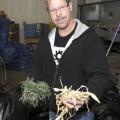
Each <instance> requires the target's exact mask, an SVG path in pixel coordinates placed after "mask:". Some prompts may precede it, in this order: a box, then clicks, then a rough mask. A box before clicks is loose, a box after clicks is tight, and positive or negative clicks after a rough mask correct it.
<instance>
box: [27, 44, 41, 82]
mask: <svg viewBox="0 0 120 120" xmlns="http://www.w3.org/2000/svg"><path fill="white" fill-rule="evenodd" d="M41 51H42V50H41V45H40V44H39V45H38V46H37V48H36V50H35V51H33V53H32V55H31V58H30V65H29V68H28V70H27V77H28V78H33V80H34V81H41V80H43V79H42V57H41V56H42V52H41Z"/></svg>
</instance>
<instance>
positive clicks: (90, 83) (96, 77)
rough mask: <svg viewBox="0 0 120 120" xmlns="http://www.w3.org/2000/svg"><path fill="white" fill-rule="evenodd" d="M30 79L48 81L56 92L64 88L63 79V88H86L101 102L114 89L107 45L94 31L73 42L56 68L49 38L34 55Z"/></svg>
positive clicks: (88, 31) (87, 30)
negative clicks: (101, 98) (110, 77)
mask: <svg viewBox="0 0 120 120" xmlns="http://www.w3.org/2000/svg"><path fill="white" fill-rule="evenodd" d="M77 29H78V28H77ZM78 31H79V30H78ZM74 38H75V37H74ZM29 77H33V78H34V80H35V81H37V80H40V81H41V80H42V81H46V82H48V83H49V85H50V87H52V88H54V87H55V88H61V87H62V86H61V84H60V78H61V81H62V83H63V85H66V86H68V87H70V86H71V85H72V87H73V89H77V88H79V87H80V86H81V85H85V86H87V87H88V89H89V91H90V92H93V93H94V94H96V96H97V97H98V98H100V97H101V96H102V95H103V93H104V91H105V90H106V89H108V88H109V86H110V81H109V71H108V62H107V59H106V56H105V48H104V45H103V43H102V42H101V40H100V39H99V37H98V36H97V35H96V33H95V32H94V30H93V29H91V28H88V29H86V30H85V31H84V32H83V33H82V34H81V35H80V36H78V37H76V38H75V39H74V41H72V43H71V44H70V46H69V47H68V48H67V49H66V51H65V52H64V54H63V55H62V57H61V59H60V63H59V65H58V66H56V64H55V61H54V57H53V54H52V50H51V45H50V41H49V39H48V37H45V38H43V39H42V40H41V42H40V44H39V46H38V48H37V49H36V51H35V52H34V54H33V57H32V64H31V69H30V71H29ZM52 103H53V104H52V107H51V109H55V106H54V105H55V101H54V100H52ZM53 106H54V107H53Z"/></svg>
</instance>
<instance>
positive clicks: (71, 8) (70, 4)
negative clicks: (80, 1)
mask: <svg viewBox="0 0 120 120" xmlns="http://www.w3.org/2000/svg"><path fill="white" fill-rule="evenodd" d="M69 6H70V11H72V10H73V7H72V2H71V1H70V3H69Z"/></svg>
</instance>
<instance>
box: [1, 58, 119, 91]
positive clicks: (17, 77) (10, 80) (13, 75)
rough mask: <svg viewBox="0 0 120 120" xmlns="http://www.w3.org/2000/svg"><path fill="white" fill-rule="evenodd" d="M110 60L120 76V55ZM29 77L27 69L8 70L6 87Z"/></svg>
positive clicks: (110, 63)
mask: <svg viewBox="0 0 120 120" xmlns="http://www.w3.org/2000/svg"><path fill="white" fill-rule="evenodd" d="M108 61H109V66H110V72H111V73H112V74H113V75H118V74H119V76H120V56H119V57H116V58H115V57H108ZM1 74H2V73H1V72H0V77H1ZM26 78H27V75H26V71H15V70H7V72H6V79H7V83H6V85H5V88H7V89H9V88H13V87H15V86H17V85H19V83H21V82H22V81H25V80H26Z"/></svg>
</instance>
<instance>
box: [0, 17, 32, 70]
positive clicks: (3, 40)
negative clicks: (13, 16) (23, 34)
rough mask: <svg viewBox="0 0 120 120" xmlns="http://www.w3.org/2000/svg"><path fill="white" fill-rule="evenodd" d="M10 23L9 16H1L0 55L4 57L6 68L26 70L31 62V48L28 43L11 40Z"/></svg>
mask: <svg viewBox="0 0 120 120" xmlns="http://www.w3.org/2000/svg"><path fill="white" fill-rule="evenodd" d="M9 25H10V20H9V19H8V18H6V17H3V18H0V56H1V57H2V58H3V60H4V62H5V65H6V68H9V69H14V70H25V69H27V67H28V64H29V60H30V58H29V57H30V55H31V50H30V48H29V47H28V46H27V45H23V44H17V43H13V42H10V40H9Z"/></svg>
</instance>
